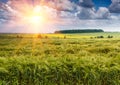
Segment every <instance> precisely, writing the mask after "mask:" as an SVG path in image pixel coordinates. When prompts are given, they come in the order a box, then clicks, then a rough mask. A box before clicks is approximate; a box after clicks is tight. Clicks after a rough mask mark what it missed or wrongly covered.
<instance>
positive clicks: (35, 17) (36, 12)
mask: <svg viewBox="0 0 120 85" xmlns="http://www.w3.org/2000/svg"><path fill="white" fill-rule="evenodd" d="M46 17H47V16H45V13H44V11H43V9H42V8H41V6H36V7H34V9H33V11H32V12H31V13H30V16H28V20H29V22H30V23H31V24H33V25H42V24H44V23H45V21H46Z"/></svg>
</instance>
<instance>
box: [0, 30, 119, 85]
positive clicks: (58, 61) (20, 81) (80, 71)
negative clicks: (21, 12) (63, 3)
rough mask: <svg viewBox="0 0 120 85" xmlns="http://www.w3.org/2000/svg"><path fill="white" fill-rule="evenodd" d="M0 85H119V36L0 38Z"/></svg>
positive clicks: (97, 34) (28, 36)
mask: <svg viewBox="0 0 120 85" xmlns="http://www.w3.org/2000/svg"><path fill="white" fill-rule="evenodd" d="M99 36H102V37H99ZM109 36H112V37H109ZM0 85H120V33H119V32H118V33H117V32H116V33H110V32H109V33H81V34H0Z"/></svg>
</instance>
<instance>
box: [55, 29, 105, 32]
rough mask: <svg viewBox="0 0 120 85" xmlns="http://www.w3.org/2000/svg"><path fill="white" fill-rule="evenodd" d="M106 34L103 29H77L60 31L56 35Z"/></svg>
mask: <svg viewBox="0 0 120 85" xmlns="http://www.w3.org/2000/svg"><path fill="white" fill-rule="evenodd" d="M95 32H104V31H103V30H102V29H76V30H59V31H55V33H95Z"/></svg>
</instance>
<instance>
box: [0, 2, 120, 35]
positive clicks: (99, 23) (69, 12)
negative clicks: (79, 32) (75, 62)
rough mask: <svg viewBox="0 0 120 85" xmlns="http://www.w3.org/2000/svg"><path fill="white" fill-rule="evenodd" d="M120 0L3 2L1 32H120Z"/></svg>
mask: <svg viewBox="0 0 120 85" xmlns="http://www.w3.org/2000/svg"><path fill="white" fill-rule="evenodd" d="M119 21H120V0H20V1H16V0H0V32H12V33H52V32H54V31H56V30H66V29H103V30H104V31H120V24H119Z"/></svg>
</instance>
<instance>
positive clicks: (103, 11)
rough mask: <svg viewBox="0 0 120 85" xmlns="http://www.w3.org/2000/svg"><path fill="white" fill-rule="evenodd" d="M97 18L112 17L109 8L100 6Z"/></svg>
mask: <svg viewBox="0 0 120 85" xmlns="http://www.w3.org/2000/svg"><path fill="white" fill-rule="evenodd" d="M96 18H98V19H109V18H110V12H109V10H108V8H106V7H99V9H98V11H97V13H96Z"/></svg>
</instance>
